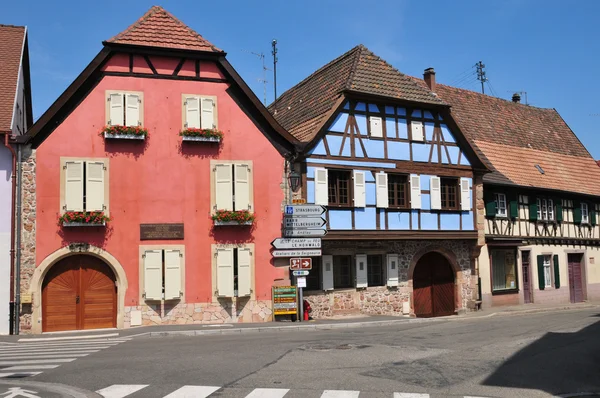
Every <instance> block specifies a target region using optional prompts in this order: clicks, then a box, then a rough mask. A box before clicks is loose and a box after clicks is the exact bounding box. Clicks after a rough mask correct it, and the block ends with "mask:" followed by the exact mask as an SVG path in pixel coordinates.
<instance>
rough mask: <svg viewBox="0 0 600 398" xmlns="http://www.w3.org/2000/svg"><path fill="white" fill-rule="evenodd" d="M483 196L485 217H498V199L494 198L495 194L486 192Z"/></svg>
mask: <svg viewBox="0 0 600 398" xmlns="http://www.w3.org/2000/svg"><path fill="white" fill-rule="evenodd" d="M483 196H484V200H485V216H486V217H487V218H493V217H496V213H497V212H498V209H497V208H496V199H495V198H494V193H493V192H490V191H485V192H484V195H483Z"/></svg>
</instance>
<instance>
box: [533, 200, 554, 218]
mask: <svg viewBox="0 0 600 398" xmlns="http://www.w3.org/2000/svg"><path fill="white" fill-rule="evenodd" d="M537 218H538V220H540V221H554V201H553V200H552V199H543V198H537Z"/></svg>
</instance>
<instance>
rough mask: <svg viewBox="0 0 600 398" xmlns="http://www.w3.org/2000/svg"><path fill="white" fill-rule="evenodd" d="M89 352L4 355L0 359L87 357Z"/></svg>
mask: <svg viewBox="0 0 600 398" xmlns="http://www.w3.org/2000/svg"><path fill="white" fill-rule="evenodd" d="M88 355H90V354H89V353H88V354H54V355H35V354H32V355H18V356H14V357H2V358H0V360H2V361H8V360H11V361H14V360H19V359H50V358H83V357H87V356H88Z"/></svg>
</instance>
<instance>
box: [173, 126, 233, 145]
mask: <svg viewBox="0 0 600 398" xmlns="http://www.w3.org/2000/svg"><path fill="white" fill-rule="evenodd" d="M179 135H180V136H181V137H183V140H184V141H208V142H221V140H222V139H223V132H222V131H220V130H217V129H197V128H192V127H190V128H186V129H184V130H181V131H180V132H179Z"/></svg>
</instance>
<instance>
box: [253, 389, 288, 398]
mask: <svg viewBox="0 0 600 398" xmlns="http://www.w3.org/2000/svg"><path fill="white" fill-rule="evenodd" d="M288 391H290V390H289V389H287V388H255V389H254V390H253V391H252V392H251V393H250V394H248V395H246V398H283V396H284V395H285V394H287V393H288Z"/></svg>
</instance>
